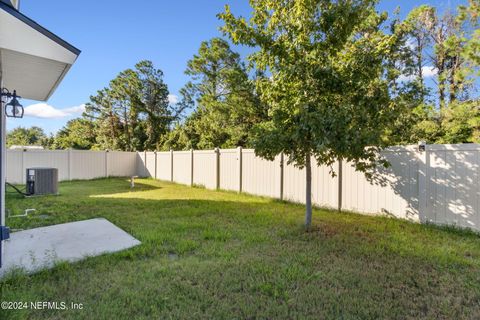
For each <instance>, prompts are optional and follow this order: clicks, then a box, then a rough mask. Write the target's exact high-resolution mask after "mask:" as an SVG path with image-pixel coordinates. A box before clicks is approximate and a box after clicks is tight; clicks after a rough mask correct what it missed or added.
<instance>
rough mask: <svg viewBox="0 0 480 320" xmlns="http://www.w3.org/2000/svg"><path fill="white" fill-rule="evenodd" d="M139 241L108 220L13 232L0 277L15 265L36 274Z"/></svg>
mask: <svg viewBox="0 0 480 320" xmlns="http://www.w3.org/2000/svg"><path fill="white" fill-rule="evenodd" d="M139 244H140V241H138V240H137V239H135V238H134V237H132V236H131V235H129V234H128V233H126V232H125V231H123V230H122V229H120V228H118V227H117V226H115V225H114V224H113V223H111V222H109V221H108V220H106V219H91V220H85V221H78V222H71V223H64V224H58V225H53V226H48V227H42V228H35V229H30V230H25V231H19V232H13V233H12V234H11V235H10V239H9V240H7V241H5V246H4V249H5V254H4V259H5V260H4V265H3V267H2V268H1V269H0V276H1V275H3V274H5V273H6V272H8V271H9V270H11V269H14V268H21V269H24V270H25V271H26V272H28V273H33V272H36V271H39V270H41V269H46V268H51V267H52V266H54V264H55V262H58V261H69V262H74V261H78V260H82V259H84V258H86V257H92V256H98V255H101V254H104V253H112V252H117V251H121V250H125V249H128V248H131V247H134V246H137V245H139Z"/></svg>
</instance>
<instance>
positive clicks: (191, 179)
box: [190, 149, 194, 187]
mask: <svg viewBox="0 0 480 320" xmlns="http://www.w3.org/2000/svg"><path fill="white" fill-rule="evenodd" d="M193 170H194V169H193V149H190V186H191V187H193Z"/></svg>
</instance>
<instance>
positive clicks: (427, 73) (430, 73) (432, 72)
mask: <svg viewBox="0 0 480 320" xmlns="http://www.w3.org/2000/svg"><path fill="white" fill-rule="evenodd" d="M422 72H423V76H424V77H425V78H432V77H435V76H436V75H437V73H438V71H437V69H436V68H435V67H432V66H427V67H423V68H422Z"/></svg>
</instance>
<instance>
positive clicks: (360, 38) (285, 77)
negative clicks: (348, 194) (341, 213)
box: [219, 0, 396, 228]
mask: <svg viewBox="0 0 480 320" xmlns="http://www.w3.org/2000/svg"><path fill="white" fill-rule="evenodd" d="M375 4H376V1H359V0H357V1H333V0H331V1H328V0H321V1H318V0H315V1H312V0H284V1H269V0H252V1H250V5H251V6H252V8H253V16H252V18H251V19H250V20H248V21H247V20H246V19H244V18H242V17H238V18H237V17H235V16H234V15H233V14H232V13H231V11H230V8H229V7H228V6H227V7H226V10H225V12H224V13H222V14H220V15H219V17H220V18H221V19H222V20H224V22H225V26H224V27H223V31H224V32H225V33H226V34H227V35H229V36H230V37H231V39H232V40H233V42H234V43H241V44H245V45H248V46H251V47H254V48H258V50H257V51H256V52H255V53H253V54H252V55H251V56H250V59H251V61H252V62H253V63H255V65H256V67H257V68H259V69H260V70H265V71H267V72H270V73H271V77H270V78H267V79H260V80H259V81H258V82H257V86H258V89H259V92H260V94H261V98H262V100H263V101H264V103H265V104H266V105H268V106H269V114H270V115H271V117H272V119H271V120H269V121H265V122H263V123H261V124H260V125H258V126H256V131H255V136H254V141H253V144H254V147H255V151H256V153H257V154H258V155H260V156H262V157H264V158H266V159H273V158H274V157H275V156H276V155H277V154H278V153H280V152H283V153H284V154H285V155H287V157H288V162H289V163H293V164H294V165H296V166H298V167H300V168H305V171H306V214H305V225H306V227H307V228H309V227H310V226H311V219H312V202H311V180H312V168H311V167H312V163H311V161H312V157H313V158H314V159H315V162H316V163H318V164H319V165H327V166H332V165H333V164H334V162H336V161H337V160H338V159H344V160H347V161H351V162H352V163H354V165H355V167H356V169H357V170H360V171H364V172H366V171H367V169H369V168H372V167H373V166H374V165H375V164H376V163H377V160H378V158H377V151H378V148H377V147H375V146H381V145H382V134H383V130H382V128H384V127H386V126H388V125H389V124H390V123H391V121H392V113H393V112H392V111H393V110H392V108H391V106H392V104H391V103H390V99H389V92H388V85H387V81H386V80H385V79H384V64H383V63H384V60H385V59H386V56H387V55H388V54H389V53H390V49H391V47H392V45H393V43H395V41H396V40H395V36H394V35H386V34H384V33H383V32H382V31H381V26H382V23H383V22H384V21H385V19H386V16H385V15H383V14H378V13H377V12H376V10H375Z"/></svg>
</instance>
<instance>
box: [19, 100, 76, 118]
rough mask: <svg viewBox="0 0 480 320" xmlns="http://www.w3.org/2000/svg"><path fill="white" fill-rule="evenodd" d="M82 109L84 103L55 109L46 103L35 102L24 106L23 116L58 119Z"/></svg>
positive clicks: (72, 114)
mask: <svg viewBox="0 0 480 320" xmlns="http://www.w3.org/2000/svg"><path fill="white" fill-rule="evenodd" d="M84 111H85V105H84V104H82V105H79V106H75V107H70V108H65V109H57V108H55V107H52V106H51V105H49V104H46V103H37V104H32V105H30V106H28V107H25V116H29V117H34V118H41V119H59V118H65V117H69V116H74V115H80V114H81V113H82V112H84Z"/></svg>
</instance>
